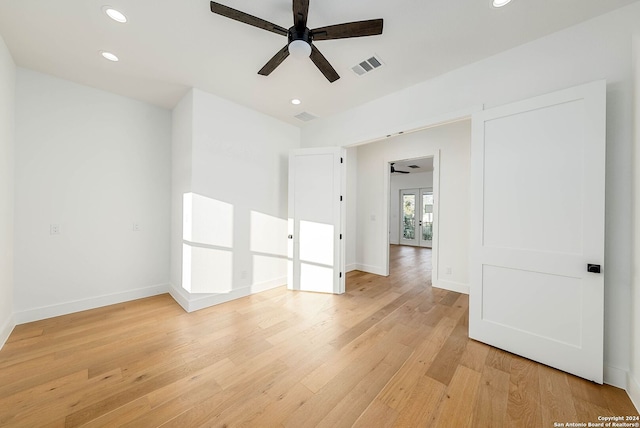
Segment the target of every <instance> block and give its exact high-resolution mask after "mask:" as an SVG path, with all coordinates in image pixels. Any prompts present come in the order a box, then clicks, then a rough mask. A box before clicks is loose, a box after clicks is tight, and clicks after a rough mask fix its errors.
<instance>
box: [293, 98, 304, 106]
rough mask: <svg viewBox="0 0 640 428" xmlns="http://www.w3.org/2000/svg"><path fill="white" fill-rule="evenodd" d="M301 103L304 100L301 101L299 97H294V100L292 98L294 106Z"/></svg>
mask: <svg viewBox="0 0 640 428" xmlns="http://www.w3.org/2000/svg"><path fill="white" fill-rule="evenodd" d="M300 103H302V101H300V100H299V99H297V98H294V99H292V100H291V104H293V105H294V106H297V105H299V104H300Z"/></svg>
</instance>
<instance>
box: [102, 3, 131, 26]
mask: <svg viewBox="0 0 640 428" xmlns="http://www.w3.org/2000/svg"><path fill="white" fill-rule="evenodd" d="M102 9H103V10H104V13H106V14H107V16H109V18H111V19H113V20H114V21H116V22H122V23H125V22H127V17H126V16H124V14H123V13H122V12H120V11H119V10H115V9H114V8H112V7H109V6H104V7H103V8H102Z"/></svg>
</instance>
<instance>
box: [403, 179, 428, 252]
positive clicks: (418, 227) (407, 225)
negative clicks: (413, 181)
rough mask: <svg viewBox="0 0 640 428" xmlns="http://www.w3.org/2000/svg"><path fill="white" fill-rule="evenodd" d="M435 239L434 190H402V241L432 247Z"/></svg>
mask: <svg viewBox="0 0 640 428" xmlns="http://www.w3.org/2000/svg"><path fill="white" fill-rule="evenodd" d="M432 241H433V190H432V189H430V188H423V189H404V190H401V191H400V243H401V244H402V245H414V246H420V247H426V248H431V244H432Z"/></svg>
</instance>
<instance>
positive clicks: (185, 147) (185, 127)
mask: <svg viewBox="0 0 640 428" xmlns="http://www.w3.org/2000/svg"><path fill="white" fill-rule="evenodd" d="M171 118H172V127H171V131H172V137H171V275H170V276H171V284H172V285H174V286H176V287H180V285H181V284H182V195H184V194H185V193H188V192H191V175H192V168H193V167H192V163H191V159H192V144H191V140H192V130H193V90H191V91H189V92H188V93H187V94H186V95H185V96H184V97H183V98H182V100H180V102H179V103H178V105H176V106H175V107H174V109H173V112H172V114H171ZM172 295H173V296H174V298H175V299H176V300H178V301H180V300H179V299H180V294H177V293H172ZM180 304H181V305H183V306H186V305H187V303H186V302H185V301H181V302H180Z"/></svg>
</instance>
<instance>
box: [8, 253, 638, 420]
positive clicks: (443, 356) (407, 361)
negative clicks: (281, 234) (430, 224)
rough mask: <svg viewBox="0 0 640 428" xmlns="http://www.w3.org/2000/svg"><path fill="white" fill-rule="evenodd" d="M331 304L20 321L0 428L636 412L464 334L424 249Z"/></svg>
mask: <svg viewBox="0 0 640 428" xmlns="http://www.w3.org/2000/svg"><path fill="white" fill-rule="evenodd" d="M391 254H392V261H391V272H392V273H391V275H390V276H389V277H387V278H384V277H378V276H375V275H371V274H366V273H362V272H352V273H350V274H349V275H348V280H347V293H346V294H344V295H342V296H331V295H323V294H312V293H301V292H290V291H287V290H286V289H284V288H278V289H275V290H272V291H268V292H265V293H260V294H256V295H253V296H250V297H247V298H243V299H239V300H236V301H233V302H230V303H226V304H223V305H219V306H216V307H212V308H209V309H205V310H202V311H199V312H195V313H191V314H187V313H185V312H184V311H183V310H182V309H181V308H180V307H179V306H178V305H177V304H176V303H175V302H174V301H173V300H172V299H171V297H169V296H168V295H162V296H157V297H153V298H148V299H142V300H138V301H134V302H128V303H123V304H118V305H113V306H109V307H105V308H100V309H95V310H91V311H86V312H81V313H76V314H72V315H67V316H62V317H58V318H53V319H49V320H44V321H39V322H34V323H30V324H25V325H21V326H18V327H16V329H15V331H14V332H13V334H12V335H11V337H10V339H9V341H8V342H7V344H6V345H5V347H4V348H3V349H2V350H1V351H0V426H11V427H23V426H24V427H64V426H68V427H72V426H87V427H102V426H106V427H114V426H127V427H136V428H140V427H157V426H162V427H180V428H184V427H200V426H207V427H209V426H211V427H235V426H256V427H280V426H285V427H295V428H298V427H307V426H309V427H310V426H325V427H350V426H357V427H366V428H371V427H394V426H395V427H494V428H497V427H527V428H529V427H533V428H535V427H553V426H554V422H559V423H567V422H584V423H587V422H597V421H598V416H623V415H637V414H638V413H637V411H636V410H635V408H634V407H633V405H632V404H631V402H630V401H629V398H628V397H627V396H626V394H625V393H624V391H622V390H619V389H617V388H613V387H611V386H599V385H596V384H593V383H591V382H588V381H585V380H582V379H579V378H576V377H573V376H570V375H566V374H564V373H562V372H559V371H557V370H554V369H551V368H549V367H546V366H543V365H540V364H536V363H534V362H531V361H529V360H526V359H524V358H520V357H518V356H515V355H512V354H509V353H506V352H503V351H501V350H498V349H494V348H491V347H489V346H486V345H484V344H481V343H478V342H474V341H472V340H469V339H468V338H467V323H468V298H467V296H465V295H461V294H457V293H453V292H448V291H443V290H439V289H433V288H431V286H430V285H429V279H430V277H429V275H430V271H429V266H430V254H431V252H430V250H425V249H419V248H412V247H399V246H394V247H392V251H391Z"/></svg>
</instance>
